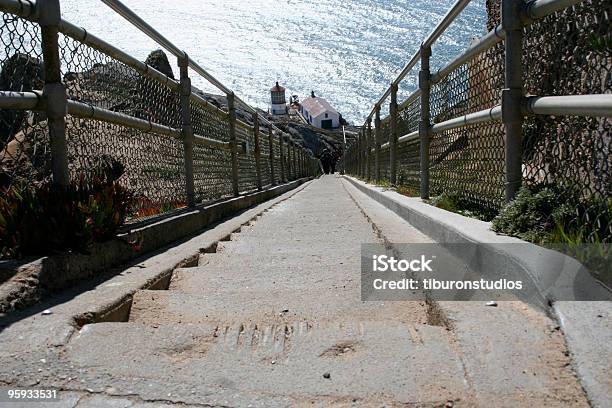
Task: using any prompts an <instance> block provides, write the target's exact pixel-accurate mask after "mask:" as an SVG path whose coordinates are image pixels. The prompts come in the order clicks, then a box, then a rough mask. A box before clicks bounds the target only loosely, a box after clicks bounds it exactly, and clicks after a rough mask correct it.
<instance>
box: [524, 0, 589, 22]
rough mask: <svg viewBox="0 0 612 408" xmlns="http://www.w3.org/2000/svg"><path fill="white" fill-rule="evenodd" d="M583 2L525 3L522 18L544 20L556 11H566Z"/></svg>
mask: <svg viewBox="0 0 612 408" xmlns="http://www.w3.org/2000/svg"><path fill="white" fill-rule="evenodd" d="M583 1H584V0H535V1H531V2H527V4H526V7H525V13H524V16H525V17H526V18H528V19H533V20H535V19H539V18H544V17H546V16H548V15H550V14H552V13H554V12H556V11H559V10H563V9H566V8H568V7H571V6H573V5H574V4H578V3H582V2H583Z"/></svg>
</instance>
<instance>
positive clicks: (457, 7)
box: [423, 0, 470, 48]
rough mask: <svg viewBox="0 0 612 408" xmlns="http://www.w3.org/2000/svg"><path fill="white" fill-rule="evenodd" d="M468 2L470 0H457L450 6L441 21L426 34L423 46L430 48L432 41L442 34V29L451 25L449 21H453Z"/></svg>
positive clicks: (444, 29)
mask: <svg viewBox="0 0 612 408" xmlns="http://www.w3.org/2000/svg"><path fill="white" fill-rule="evenodd" d="M468 4H470V0H459V1H457V2H456V3H455V4H454V5H453V7H451V8H450V9H449V10H448V11H447V12H446V14H445V15H444V17H443V18H442V21H440V22H439V23H438V25H437V26H436V28H434V29H433V31H432V32H431V34H429V35H428V36H427V38H426V39H425V41H423V48H430V47H431V46H432V45H433V43H434V42H436V40H437V39H438V38H439V37H440V36H441V35H442V34H444V31H446V29H447V28H448V26H449V25H451V23H452V22H453V21H455V19H456V18H457V16H458V15H459V14H461V12H462V11H463V9H464V8H465V7H466V6H467V5H468Z"/></svg>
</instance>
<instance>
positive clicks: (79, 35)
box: [59, 20, 180, 92]
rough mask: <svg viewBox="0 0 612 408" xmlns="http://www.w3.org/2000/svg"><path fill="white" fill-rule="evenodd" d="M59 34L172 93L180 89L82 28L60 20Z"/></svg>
mask: <svg viewBox="0 0 612 408" xmlns="http://www.w3.org/2000/svg"><path fill="white" fill-rule="evenodd" d="M59 29H60V32H61V33H63V34H64V35H66V36H68V37H70V38H73V39H75V40H77V41H78V42H81V43H83V44H85V45H88V46H90V47H91V48H93V49H96V50H98V51H100V52H102V53H104V54H106V55H108V56H110V57H112V58H114V59H116V60H117V61H120V62H122V63H124V64H125V65H127V66H128V67H130V68H132V69H134V70H135V71H137V72H138V73H140V74H141V75H143V76H145V77H147V78H150V79H153V80H154V81H157V82H159V83H160V84H162V85H164V86H166V87H168V88H170V89H171V90H173V91H176V92H178V91H179V89H180V84H179V82H177V81H175V80H173V79H172V78H170V77H168V76H167V75H165V74H163V73H161V72H159V71H158V70H156V69H155V68H153V67H151V66H149V65H147V64H145V63H144V62H142V61H139V60H137V59H136V58H134V57H132V56H131V55H129V54H127V53H125V52H124V51H121V50H120V49H119V48H117V47H115V46H113V45H110V44H109V43H107V42H106V41H104V40H102V39H100V38H99V37H96V36H95V35H93V34H90V33H89V32H88V31H87V30H85V29H84V28H81V27H78V26H76V25H74V24H72V23H70V22H68V21H66V20H62V21H61V23H60V27H59Z"/></svg>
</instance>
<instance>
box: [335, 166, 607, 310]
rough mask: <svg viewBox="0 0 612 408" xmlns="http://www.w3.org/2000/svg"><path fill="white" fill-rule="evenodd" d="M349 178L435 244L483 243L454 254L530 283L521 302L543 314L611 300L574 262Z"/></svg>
mask: <svg viewBox="0 0 612 408" xmlns="http://www.w3.org/2000/svg"><path fill="white" fill-rule="evenodd" d="M344 178H345V179H346V180H348V181H349V182H350V183H351V184H353V185H354V186H355V187H356V188H357V189H359V190H360V191H362V192H363V193H365V194H366V195H368V196H369V197H371V198H372V199H374V200H375V201H377V202H379V203H380V204H382V205H384V206H385V207H386V208H388V209H389V210H391V211H393V212H394V213H396V214H397V215H399V216H400V217H401V218H403V219H404V220H406V221H407V222H409V223H410V224H412V225H413V226H414V227H415V228H417V229H418V230H420V231H421V232H422V233H424V234H425V235H428V236H429V237H430V238H432V239H433V240H434V241H436V242H439V243H461V244H469V243H473V244H481V245H479V246H478V247H477V249H476V251H469V253H465V252H460V251H454V250H453V247H452V246H451V247H449V250H450V251H451V252H453V254H454V255H456V256H457V257H459V258H460V259H462V260H463V261H465V262H466V263H467V264H468V265H469V266H470V267H471V268H473V270H474V271H476V272H480V273H481V274H482V275H483V276H485V277H489V278H500V277H504V278H508V279H521V280H523V281H527V282H530V284H531V285H533V287H534V288H535V289H536V293H534V294H533V295H534V296H533V297H530V298H529V299H521V300H524V301H526V302H529V303H530V304H533V305H535V306H537V307H538V308H540V309H542V310H545V311H549V306H550V305H551V304H552V303H553V302H555V301H561V300H563V301H569V300H612V294H611V293H610V292H609V290H608V289H607V288H606V287H605V286H603V285H602V284H601V283H599V282H598V281H597V280H595V279H594V278H593V277H592V276H591V275H590V273H589V272H588V271H587V270H586V268H585V267H584V266H582V265H581V264H580V263H579V262H578V261H576V260H575V259H573V258H570V257H568V256H565V255H563V254H561V253H559V252H556V251H553V250H549V249H546V248H542V247H540V246H537V245H534V244H531V243H528V242H526V241H522V240H520V239H517V238H513V237H507V236H502V235H497V234H496V233H495V232H493V231H491V224H490V223H488V222H484V221H479V220H476V219H472V218H468V217H464V216H462V215H459V214H455V213H452V212H449V211H446V210H442V209H440V208H436V207H434V206H432V205H429V204H427V203H424V202H423V201H422V200H421V199H420V198H412V197H406V196H403V195H401V194H399V193H397V192H395V191H392V190H388V189H384V188H382V187H377V186H373V185H370V184H366V183H364V182H362V181H360V180H357V179H355V178H352V177H349V176H344ZM511 244H514V245H511ZM455 248H457V249H460V247H455Z"/></svg>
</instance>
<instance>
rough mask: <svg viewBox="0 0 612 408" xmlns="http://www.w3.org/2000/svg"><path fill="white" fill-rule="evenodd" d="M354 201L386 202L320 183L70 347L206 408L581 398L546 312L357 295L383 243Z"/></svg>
mask: <svg viewBox="0 0 612 408" xmlns="http://www.w3.org/2000/svg"><path fill="white" fill-rule="evenodd" d="M357 203H358V204H359V205H357ZM364 211H365V212H367V213H368V214H370V215H371V216H373V217H374V216H377V215H376V214H382V212H380V211H379V209H377V208H375V205H374V204H373V202H371V201H367V200H366V199H364V198H363V197H359V196H358V195H357V194H356V193H355V192H350V194H349V190H348V187H347V186H346V185H344V184H343V182H342V181H341V180H340V179H339V178H337V177H334V176H329V177H325V178H323V179H322V180H318V181H316V182H314V183H313V184H311V185H310V186H308V187H307V188H306V189H304V190H303V191H301V192H299V193H298V194H296V195H295V196H294V197H292V198H291V199H289V200H287V201H284V202H282V203H280V204H278V205H276V206H275V207H273V208H271V209H270V210H269V211H268V212H266V213H264V214H263V215H262V216H261V217H259V218H258V219H257V220H255V221H254V222H252V223H251V224H250V225H248V226H244V227H243V228H242V230H241V231H240V232H239V233H235V234H232V236H231V240H230V241H225V242H221V243H220V244H219V245H218V247H217V252H216V253H213V254H204V255H202V256H201V258H200V262H199V264H198V266H196V267H193V268H183V269H178V270H176V272H175V274H174V277H173V279H172V282H171V284H170V287H169V290H167V291H140V292H138V293H136V295H135V296H134V300H133V304H132V309H131V314H130V320H129V322H127V323H102V324H94V325H89V326H86V327H85V328H84V329H83V330H82V331H81V333H80V334H79V335H78V336H77V337H76V338H75V339H73V341H72V342H71V344H70V346H69V347H68V349H67V357H68V359H69V360H70V361H71V362H73V363H74V364H75V365H76V366H78V367H80V368H81V370H82V371H83V375H84V376H85V378H86V379H88V380H89V381H98V382H99V381H100V379H102V381H103V382H104V383H105V384H109V385H112V387H113V388H116V389H121V390H125V389H129V390H131V391H132V392H133V393H137V394H141V395H142V394H146V395H148V396H149V398H151V397H154V396H155V395H156V393H155V391H152V390H157V389H163V390H166V391H164V392H167V393H168V395H167V396H166V397H164V399H166V400H171V399H172V398H171V397H172V396H176V395H180V401H182V402H184V403H187V404H190V403H193V404H196V403H197V404H203V405H205V406H265V407H272V406H301V405H309V406H311V405H312V404H314V405H315V406H329V405H338V406H351V405H356V406H381V405H385V404H386V405H387V406H435V407H444V406H449V407H451V406H466V407H472V406H500V407H501V406H508V407H521V406H525V407H528V406H568V405H567V404H568V403H570V405H571V406H584V405H585V404H586V401H585V400H584V397H583V396H582V394H581V391H580V389H579V386H578V384H577V382H576V381H575V378H573V377H572V375H571V370H569V369H567V368H564V367H556V366H555V369H558V370H559V371H558V372H557V373H554V374H551V373H550V360H551V359H553V358H554V357H551V356H550V355H549V354H550V353H553V354H554V355H555V356H556V355H557V354H556V353H560V350H561V349H562V344H555V346H554V349H552V350H547V347H548V346H550V344H551V343H550V342H549V340H550V338H549V335H550V334H549V332H548V324H549V323H548V320H547V319H546V318H545V317H543V316H540V315H535V314H533V313H531V312H529V311H525V310H523V309H520V308H517V307H514V306H511V305H509V306H505V305H504V306H503V307H499V308H495V310H492V309H491V308H489V309H488V310H486V309H483V305H482V304H477V305H463V304H448V305H445V307H446V309H447V310H448V312H449V313H450V315H451V316H452V317H454V318H455V319H456V321H455V322H454V323H453V325H452V326H447V327H445V326H442V325H434V324H428V322H432V321H434V319H432V316H431V314H432V311H431V310H430V309H428V306H427V305H426V304H424V303H423V302H362V301H361V300H360V274H359V271H360V245H361V244H362V243H368V242H381V238H380V237H379V236H378V235H377V233H376V232H375V231H374V230H373V226H372V223H371V221H370V220H368V218H366V217H365V216H364ZM374 221H375V222H376V223H377V225H379V226H384V227H387V226H388V228H389V230H395V231H402V232H401V234H402V235H398V236H394V237H392V238H393V239H394V240H395V241H396V242H427V241H428V238H427V237H425V236H422V234H420V233H419V232H418V231H416V230H414V228H411V227H410V226H408V225H405V224H402V222H401V221H399V218H393V216H392V215H390V214H385V215H382V216H381V218H380V219H375V220H374ZM530 313H531V314H530ZM436 324H437V322H436ZM528 326H529V327H530V329H529V332H528V334H529V336H526V335H525V333H523V328H525V327H528ZM456 327H459V328H460V330H461V331H460V332H459V333H456V332H455V328H456ZM490 328H495V330H496V331H495V332H491V331H490V330H489V329H490ZM508 340H509V341H510V343H506V342H507V341H508ZM513 343H515V344H520V347H516V346H515V345H514V344H513ZM89 349H96V350H97V353H95V354H93V355H92V354H91V353H88V352H87V351H88V350H89ZM471 353H474V354H473V355H472V354H471ZM101 356H103V357H101ZM494 356H504V361H500V362H496V361H494V359H493V358H494ZM538 358H539V359H540V360H539V361H536V360H537V359H538ZM559 361H560V360H559ZM521 370H522V373H521ZM536 374H537V375H536ZM168 390H170V391H168ZM502 391H503V392H504V393H505V394H503V395H502V394H500V392H502ZM161 397H163V396H160V398H161ZM491 400H494V401H495V403H493V404H491V405H489V403H490V402H491ZM534 404H535V405H534Z"/></svg>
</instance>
